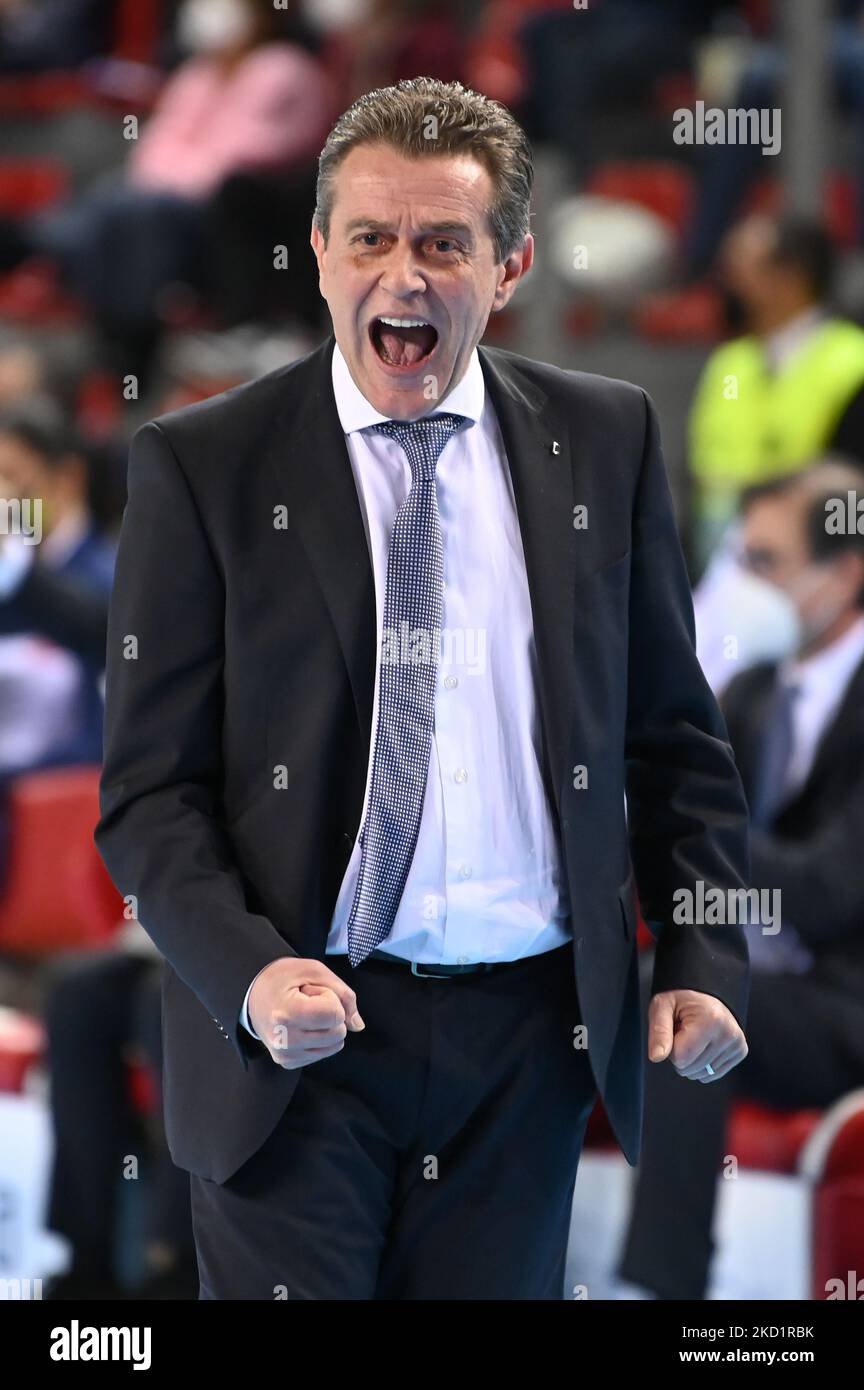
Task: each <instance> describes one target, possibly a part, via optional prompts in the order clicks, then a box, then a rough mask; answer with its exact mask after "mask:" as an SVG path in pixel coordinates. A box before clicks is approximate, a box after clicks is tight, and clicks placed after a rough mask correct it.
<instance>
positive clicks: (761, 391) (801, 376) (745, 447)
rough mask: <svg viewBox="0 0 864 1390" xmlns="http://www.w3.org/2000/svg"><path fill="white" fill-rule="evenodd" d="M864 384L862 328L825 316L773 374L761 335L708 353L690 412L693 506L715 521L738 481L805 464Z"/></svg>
mask: <svg viewBox="0 0 864 1390" xmlns="http://www.w3.org/2000/svg"><path fill="white" fill-rule="evenodd" d="M862 386H864V329H861V328H859V327H858V326H857V324H854V323H851V322H849V321H848V320H846V319H837V318H834V319H826V320H825V322H824V323H823V324H822V325H821V326H820V327H818V328H817V329H815V330H814V332H813V333H812V334H811V336H810V337H809V338H808V339H807V340H806V342H805V343H804V344H803V345H802V346H801V348H800V349H799V350H798V351H797V352H795V353H794V355H793V356H792V357H790V358H789V360H788V361H786V362H785V363H784V364H783V365H782V366H781V368H780V370H779V371H778V372H776V373H772V372H771V371H769V367H768V362H767V359H766V357H765V354H764V350H763V347H762V343H761V340H760V339H759V338H757V337H755V336H748V337H744V338H736V339H734V340H733V341H732V342H730V343H726V344H724V345H723V346H722V347H719V348H717V349H716V351H715V352H713V353H712V355H711V357H710V358H709V360H708V362H707V363H706V366H705V370H704V371H703V373H702V377H701V379H700V382H699V385H698V387H697V391H696V397H695V400H694V403H693V409H692V412H691V416H690V430H689V457H690V468H691V471H692V474H693V478H694V482H695V484H696V498H695V502H696V510H697V512H698V514H699V515H700V517H701V518H702V520H703V522H708V523H709V524H710V522H711V521H712V520H713V521H714V523H715V524H716V523H717V522H719V521H720V520H721V519H722V518H724V517H726V516H728V515H729V514H730V513H731V511H732V510H733V509H734V506H735V501H736V499H737V496H738V494H739V492H740V491H741V489H742V488H745V487H749V486H750V485H751V484H753V483H760V482H765V481H767V480H768V479H769V478H774V477H777V476H778V474H781V473H788V472H790V471H793V470H794V469H795V467H796V466H798V465H800V466H801V467H803V466H805V465H806V464H808V463H810V462H811V460H813V459H814V458H815V457H816V456H817V455H818V454H819V453H820V452H821V451H822V450H824V448H825V446H826V445H827V444H828V443H829V441H830V439H831V437H832V435H833V433H834V430H835V429H836V427H837V425H838V424H839V422H840V419H841V418H842V415H843V412H844V410H845V409H846V407H847V406H848V405H849V403H850V401H851V400H852V397H853V396H854V395H855V393H856V392H857V391H858V389H859V388H860V387H862Z"/></svg>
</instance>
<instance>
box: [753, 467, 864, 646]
mask: <svg viewBox="0 0 864 1390" xmlns="http://www.w3.org/2000/svg"><path fill="white" fill-rule="evenodd" d="M742 543H743V554H744V561H745V564H746V566H747V568H748V569H750V570H751V571H752V572H753V573H754V574H758V575H760V576H761V578H763V579H767V580H768V581H769V582H770V583H772V584H776V586H777V587H778V588H779V589H782V590H783V592H784V593H785V594H787V595H788V596H789V598H790V599H791V600H792V602H793V603H794V604H795V608H796V610H797V612H798V617H799V619H800V623H801V634H802V639H803V642H804V645H805V647H806V645H807V644H808V642H809V641H810V639H812V638H814V637H816V636H817V635H819V634H821V633H822V632H824V631H825V630H827V628H829V627H830V626H832V625H833V623H835V622H836V621H837V619H838V618H840V617H842V616H844V615H845V614H847V613H849V612H851V611H852V609H853V608H854V606H855V603H856V596H857V593H858V590H859V589H860V587H861V580H862V576H861V573H860V563H859V562H858V561H857V560H856V558H855V557H854V556H852V555H846V556H842V557H841V556H838V557H837V559H836V560H833V561H826V562H823V563H816V562H814V561H813V558H812V556H811V554H810V550H809V546H808V543H807V508H806V503H805V501H804V499H803V498H801V497H798V496H795V494H794V493H793V494H788V495H786V496H782V495H781V496H777V497H764V498H761V499H758V500H756V501H754V502H752V503H751V505H750V506H749V507H748V508H747V512H746V515H745V518H744V526H743V535H742Z"/></svg>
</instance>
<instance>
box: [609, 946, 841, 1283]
mask: <svg viewBox="0 0 864 1390" xmlns="http://www.w3.org/2000/svg"><path fill="white" fill-rule="evenodd" d="M640 967H641V971H642V985H643V998H645V997H647V993H648V989H647V986H648V984H649V983H650V970H651V958H650V954H649V953H645V956H644V957H643V961H642V962H640ZM745 1031H746V1035H747V1045H748V1047H749V1049H750V1050H749V1052H748V1054H747V1056H746V1057H745V1058H744V1061H743V1062H741V1063H740V1064H739V1065H738V1066H737V1067H734V1068H733V1070H732V1071H731V1072H729V1073H728V1074H727V1075H726V1076H724V1077H723V1078H722V1079H721V1080H720V1081H712V1082H710V1083H707V1084H703V1083H702V1082H699V1081H688V1080H686V1079H685V1078H684V1077H681V1076H679V1075H678V1073H677V1072H676V1071H675V1070H674V1068H673V1067H672V1066H671V1065H670V1064H669V1063H668V1062H663V1063H660V1064H652V1063H650V1062H649V1063H647V1064H646V1083H645V1121H644V1125H643V1136H642V1153H641V1156H640V1161H639V1168H638V1172H637V1174H636V1179H635V1189H634V1196H633V1203H632V1208H631V1212H630V1219H629V1225H628V1229H627V1232H626V1236H625V1241H624V1247H623V1251H622V1255H621V1259H620V1262H619V1266H618V1274H619V1275H620V1277H621V1278H622V1279H627V1280H629V1281H631V1282H632V1283H634V1284H640V1285H642V1286H643V1287H644V1288H647V1289H650V1290H652V1291H653V1292H654V1293H656V1294H657V1295H658V1296H659V1297H661V1298H670V1299H689V1300H697V1299H703V1298H704V1297H705V1293H706V1290H707V1285H708V1279H709V1275H710V1270H711V1260H712V1256H713V1254H714V1245H715V1243H714V1240H713V1236H712V1227H713V1221H714V1207H715V1200H716V1194H717V1179H718V1177H719V1176H720V1175H721V1173H722V1171H723V1159H724V1156H725V1154H726V1152H727V1149H726V1127H727V1122H728V1118H729V1110H730V1107H731V1106H732V1104H733V1103H734V1102H735V1101H736V1100H738V1099H744V1100H753V1101H758V1102H760V1103H761V1104H763V1105H770V1106H774V1107H776V1108H778V1109H786V1110H797V1109H802V1108H810V1107H813V1108H817V1109H818V1108H821V1107H823V1106H829V1105H831V1104H833V1102H834V1101H836V1100H839V1099H840V1097H841V1096H843V1095H845V1094H846V1092H847V1091H852V1090H854V1089H856V1088H857V1087H859V1086H861V1085H864V1000H862V998H861V996H860V993H859V994H858V995H857V996H856V993H855V991H854V988H852V982H850V991H849V992H847V991H846V990H844V989H843V988H841V986H840V983H839V982H838V981H836V980H829V979H821V978H820V977H819V976H818V975H817V974H806V975H792V974H780V973H778V974H769V973H768V972H766V971H760V970H754V972H753V975H752V977H751V990H750V1006H749V1011H748V1019H747V1028H746V1030H745Z"/></svg>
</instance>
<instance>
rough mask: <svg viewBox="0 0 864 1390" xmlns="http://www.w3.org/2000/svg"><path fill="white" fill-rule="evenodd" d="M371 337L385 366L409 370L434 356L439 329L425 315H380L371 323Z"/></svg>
mask: <svg viewBox="0 0 864 1390" xmlns="http://www.w3.org/2000/svg"><path fill="white" fill-rule="evenodd" d="M369 338H370V340H371V342H372V346H373V348H374V349H375V351H376V353H377V354H378V357H379V358H380V360H381V361H382V362H383V363H384V365H385V366H386V367H390V368H393V369H395V370H397V371H398V370H403V371H410V370H412V369H413V368H415V367H419V366H422V364H423V363H424V362H426V361H427V360H428V359H429V358H430V357H431V356H432V354H433V352H434V351H435V348H436V346H437V344H438V330H437V328H434V327H433V326H432V324H431V323H429V322H427V320H426V319H417V318H395V317H393V318H391V317H390V316H389V315H379V316H378V318H376V319H373V320H372V322H371V324H370V325H369Z"/></svg>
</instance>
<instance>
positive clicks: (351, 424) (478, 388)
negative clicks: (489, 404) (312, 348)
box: [331, 343, 486, 434]
mask: <svg viewBox="0 0 864 1390" xmlns="http://www.w3.org/2000/svg"><path fill="white" fill-rule="evenodd" d="M331 370H332V376H333V394H334V395H335V397H336V409H337V411H338V412H339V422H340V424H341V426H342V429H343V431H344V432H345V434H353V432H354V431H355V430H362V429H365V428H366V427H367V426H368V425H380V423H381V421H382V420H387V419H389V418H390V417H389V416H387V415H382V414H381V413H380V412H379V411H377V410H376V409H375V407H374V405H371V404H370V402H369V401H367V399H366V397H365V396H364V395H363V392H362V391H361V390H360V388H359V387H358V386H357V383H356V382H355V380H354V378H353V377H352V375H351V372H350V371H349V369H348V363H347V362H346V361H345V358H344V356H343V355H342V352H341V350H340V348H339V344H338V343H334V345H333V359H332V363H331ZM485 399H486V383H485V381H484V379H483V368H482V366H481V365H480V355H479V353H478V352H477V349H476V347H475V349H474V351H473V352H472V353H471V356H470V357H469V359H468V366H467V367H466V368H465V371H464V372H463V374H462V376H461V378H460V379H459V381H457V383H456V385H455V386H454V387H453V388H452V390H451V391H449V392H448V394H447V395H446V396H445V397H444V399H443V400H441V401H438V403H437V404H436V405H435V406H433V407H432V409H431V410H430V411H429V414H430V415H440V414H442V413H443V412H445V411H446V412H451V411H452V412H453V413H454V414H456V415H465V416H467V417H468V419H469V420H471V421H472V422H473V423H474V424H477V423H478V421H479V420H480V417H481V415H482V414H483V406H484V403H485Z"/></svg>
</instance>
